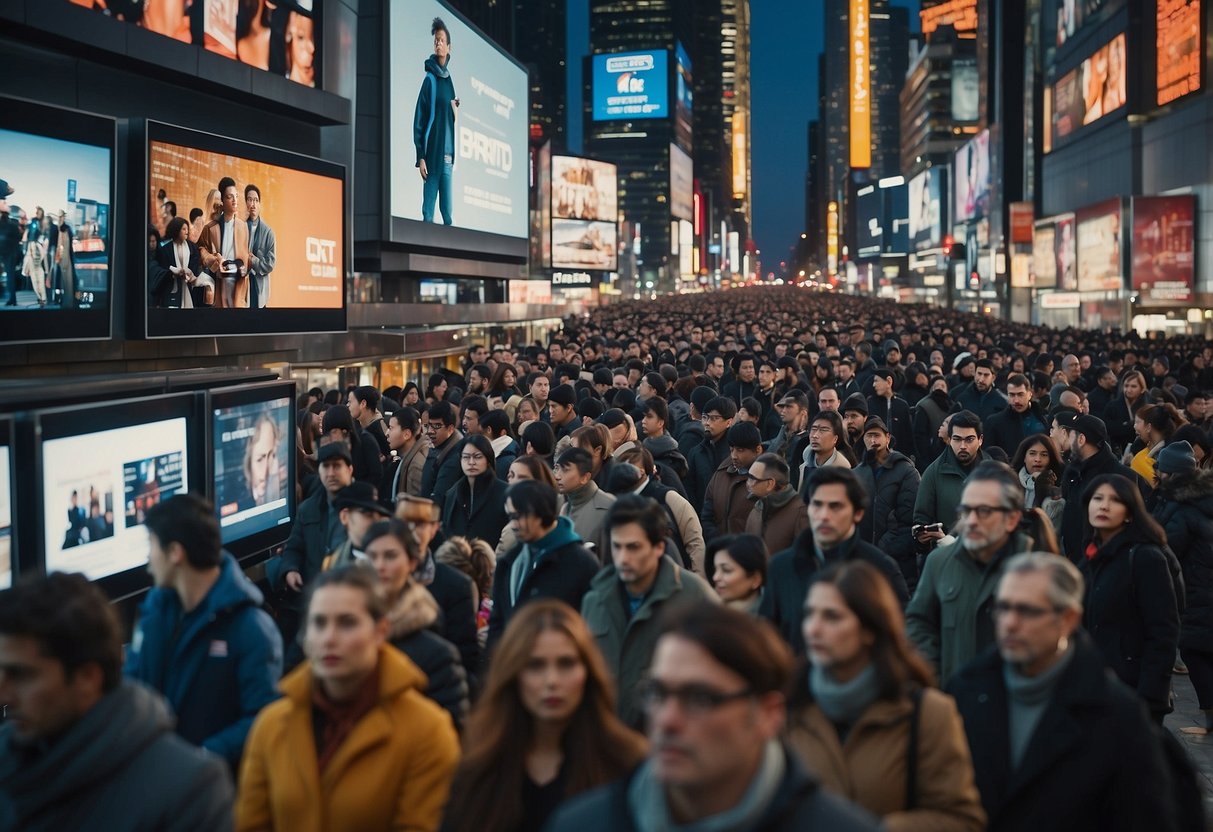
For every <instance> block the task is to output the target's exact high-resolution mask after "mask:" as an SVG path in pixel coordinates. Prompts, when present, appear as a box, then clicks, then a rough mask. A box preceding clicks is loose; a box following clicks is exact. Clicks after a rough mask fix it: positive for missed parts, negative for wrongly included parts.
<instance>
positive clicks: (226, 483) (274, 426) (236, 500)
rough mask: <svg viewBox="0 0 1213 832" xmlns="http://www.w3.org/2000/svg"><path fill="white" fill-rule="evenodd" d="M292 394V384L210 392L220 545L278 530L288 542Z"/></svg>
mask: <svg viewBox="0 0 1213 832" xmlns="http://www.w3.org/2000/svg"><path fill="white" fill-rule="evenodd" d="M293 394H294V386H293V385H292V384H290V383H287V384H281V383H274V384H270V385H258V386H254V387H246V388H233V389H231V390H228V391H212V393H211V398H210V408H209V409H210V418H211V445H212V448H213V454H214V467H213V468H212V472H213V475H214V476H213V479H214V485H215V512H216V513H217V514H218V516H219V526H220V529H221V531H222V535H223V542H224V544H231V543H232V542H234V541H239V540H244V539H246V538H250V537H253V536H254V535H258V534H260V533H262V532H268V531H272V530H274V529H279V528H281V529H282V533H281V535H280V537H281V538H282V539H285V538H286V526H287V524H289V523H290V522H291V519H292V517H293V515H294V507H295V475H294V452H293V451H294V436H295V429H294V418H293V413H294V395H293ZM267 545H272V544H267Z"/></svg>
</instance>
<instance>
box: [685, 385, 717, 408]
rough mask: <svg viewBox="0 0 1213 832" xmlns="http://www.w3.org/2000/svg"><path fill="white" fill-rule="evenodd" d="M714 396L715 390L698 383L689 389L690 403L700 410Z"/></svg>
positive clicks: (715, 394)
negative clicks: (697, 385) (692, 388)
mask: <svg viewBox="0 0 1213 832" xmlns="http://www.w3.org/2000/svg"><path fill="white" fill-rule="evenodd" d="M716 396H717V392H716V390H714V389H713V388H711V387H708V386H707V385H700V386H699V387H696V388H695V389H694V390H692V391H691V404H693V405H695V409H696V410H699V411H702V410H703V409H704V407H706V406H707V403H708V402H710V401H711V400H712V399H714V398H716Z"/></svg>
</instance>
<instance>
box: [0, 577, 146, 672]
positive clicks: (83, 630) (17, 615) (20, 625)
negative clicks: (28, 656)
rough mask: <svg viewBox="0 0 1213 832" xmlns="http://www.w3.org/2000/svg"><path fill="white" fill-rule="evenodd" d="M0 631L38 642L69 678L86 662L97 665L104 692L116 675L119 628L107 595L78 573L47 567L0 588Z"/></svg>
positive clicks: (119, 660) (119, 669)
mask: <svg viewBox="0 0 1213 832" xmlns="http://www.w3.org/2000/svg"><path fill="white" fill-rule="evenodd" d="M0 634H3V635H6V636H16V637H23V638H30V639H33V640H34V641H36V642H38V649H39V651H40V652H41V653H42V655H44V656H46V657H47V658H50V659H54V660H55V661H57V662H59V663H60V664H62V665H63V671H64V673H65V674H66V675H67V676H68V677H69V678H70V677H71V676H72V675H74V674H75V672H76V671H77V670H78V669H80V668H81V667H83V666H84V665H86V664H89V663H92V662H96V663H97V665H98V666H99V667H100V668H101V676H102V690H104V691H105V692H106V693H108V692H110V691H112V690H114V688H116V687H118V684H119V683H120V682H121V681H122V630H121V627H120V625H119V623H118V616H117V615H116V614H115V612H114V608H113V607H112V606H111V605H110V602H109V599H108V598H106V597H105V595H104V593H102V592H101V590H100V589H98V588H97V586H96V585H95V584H92V583H90V582H89V581H88V580H86V579H85V577H84V576H83V575H81V574H78V573H74V574H70V575H69V574H67V573H65V572H52V573H51V574H50V575H48V576H46V577H45V578H31V579H27V580H20V581H18V582H17V583H16V584H14V585H13V586H12V587H11V588H9V589H6V590H3V591H0Z"/></svg>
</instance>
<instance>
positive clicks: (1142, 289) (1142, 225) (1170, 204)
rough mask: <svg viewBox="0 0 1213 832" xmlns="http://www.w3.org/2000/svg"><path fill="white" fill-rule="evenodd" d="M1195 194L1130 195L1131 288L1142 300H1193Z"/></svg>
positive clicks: (1166, 301)
mask: <svg viewBox="0 0 1213 832" xmlns="http://www.w3.org/2000/svg"><path fill="white" fill-rule="evenodd" d="M1195 217H1196V198H1195V197H1193V196H1190V195H1182V196H1138V197H1133V265H1132V272H1131V273H1132V277H1133V291H1134V292H1136V293H1137V294H1138V296H1139V297H1140V299H1141V300H1142V301H1143V302H1146V303H1150V302H1158V301H1162V302H1165V303H1182V302H1188V301H1191V300H1192V292H1193V285H1192V284H1193V280H1194V277H1195V262H1196V261H1195V256H1194V255H1195V244H1196V233H1195V231H1196V226H1195Z"/></svg>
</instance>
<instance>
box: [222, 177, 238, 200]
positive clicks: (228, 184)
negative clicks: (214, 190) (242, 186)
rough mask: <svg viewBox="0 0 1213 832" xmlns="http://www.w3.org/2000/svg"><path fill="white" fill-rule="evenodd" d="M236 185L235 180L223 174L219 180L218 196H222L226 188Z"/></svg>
mask: <svg viewBox="0 0 1213 832" xmlns="http://www.w3.org/2000/svg"><path fill="white" fill-rule="evenodd" d="M234 187H236V180H235V179H233V178H232V177H230V176H225V177H223V178H222V179H220V180H219V198H220V199H222V198H223V192H224V191H226V190H227V189H228V188H234Z"/></svg>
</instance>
